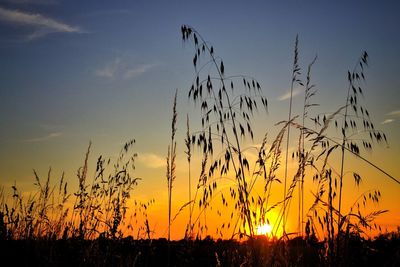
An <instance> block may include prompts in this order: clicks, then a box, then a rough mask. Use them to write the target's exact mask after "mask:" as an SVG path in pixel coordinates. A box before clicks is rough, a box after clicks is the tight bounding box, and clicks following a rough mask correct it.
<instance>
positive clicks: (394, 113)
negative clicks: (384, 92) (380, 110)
mask: <svg viewBox="0 0 400 267" xmlns="http://www.w3.org/2000/svg"><path fill="white" fill-rule="evenodd" d="M386 116H393V117H400V110H393V111H391V112H389V113H387V114H386Z"/></svg>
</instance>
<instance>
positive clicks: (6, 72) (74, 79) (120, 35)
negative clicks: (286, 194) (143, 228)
mask: <svg viewBox="0 0 400 267" xmlns="http://www.w3.org/2000/svg"><path fill="white" fill-rule="evenodd" d="M399 8H400V4H399V2H398V1H379V2H378V1H313V0H310V1H61V0H59V1H58V0H37V1H34V0H15V1H13V0H0V36H1V38H0V129H1V131H0V147H1V149H0V181H1V182H4V184H9V183H11V182H12V181H15V180H16V181H18V182H19V183H24V182H29V181H31V179H32V172H31V170H32V168H36V169H39V171H40V172H42V173H45V172H46V169H47V168H48V167H49V166H52V167H53V169H54V170H55V172H56V173H60V172H61V171H62V170H65V171H66V172H67V174H68V175H69V176H70V177H73V176H74V174H75V170H76V168H77V167H78V166H80V164H81V162H82V159H83V155H84V151H85V149H86V146H87V144H88V142H89V140H92V141H93V143H94V154H95V155H97V154H99V153H102V154H105V155H109V156H113V155H115V153H117V152H118V149H119V147H120V145H121V144H122V143H123V142H124V141H126V140H128V139H130V138H133V137H134V138H136V140H137V150H138V151H139V156H140V155H142V158H143V159H144V160H142V162H140V161H139V163H138V164H139V167H140V168H138V169H139V170H138V171H139V173H141V174H142V175H145V176H146V175H148V176H152V178H151V179H153V180H151V181H152V182H158V181H161V180H162V181H164V167H163V165H162V160H163V159H164V158H165V155H166V149H167V145H168V142H169V128H170V117H171V116H170V113H171V109H172V99H173V94H174V92H175V88H179V99H178V112H179V114H180V115H182V116H181V118H182V120H181V121H180V122H179V126H178V129H179V130H178V134H179V135H178V136H179V138H181V139H182V140H180V144H181V148H182V149H181V150H182V151H181V152H180V153H181V154H182V155H183V134H184V132H185V130H184V129H185V121H184V120H183V118H184V117H185V114H186V113H190V114H192V113H193V110H194V107H193V105H192V104H191V103H189V101H188V100H187V98H186V96H187V89H188V88H189V87H190V85H191V82H192V80H193V68H192V65H191V60H192V47H191V46H190V45H189V44H183V43H182V40H181V35H180V26H181V25H182V24H189V25H191V26H193V27H195V28H196V29H197V30H198V31H199V32H200V33H201V34H202V35H203V36H204V37H205V39H207V40H209V41H210V42H212V44H213V45H214V47H215V49H216V53H217V54H218V55H219V56H220V57H222V58H223V59H224V62H225V66H226V72H228V73H230V74H249V75H251V76H253V77H255V78H257V80H258V81H259V82H260V84H261V85H262V87H263V90H264V91H263V92H264V94H265V95H266V96H267V98H268V99H269V100H270V113H269V115H268V117H267V118H266V119H265V120H264V121H259V123H258V124H257V126H256V127H257V129H258V130H259V131H260V132H259V133H258V137H259V138H261V137H262V136H263V134H264V132H265V130H266V129H269V128H271V127H272V126H273V124H274V123H275V122H277V121H279V120H282V119H285V118H286V112H287V105H288V101H287V100H282V98H283V96H284V95H285V94H286V93H287V92H288V88H289V86H290V70H291V64H292V56H293V55H292V54H293V45H294V39H295V36H296V34H299V39H300V46H299V49H300V64H301V65H302V66H303V68H304V69H305V68H306V65H307V64H308V63H309V62H310V61H311V60H312V59H313V57H314V56H315V55H316V54H318V61H317V63H316V64H315V68H314V71H313V80H314V82H315V83H316V84H317V88H318V90H319V93H318V95H317V97H316V101H317V102H318V103H319V104H320V105H321V107H320V108H319V109H320V110H319V112H332V111H334V110H335V109H336V108H338V107H339V106H340V105H343V104H344V101H345V95H346V88H347V83H346V73H347V70H348V69H350V68H352V66H353V65H354V63H355V62H356V60H357V58H358V57H359V55H360V54H361V53H362V51H364V50H366V51H368V53H369V55H370V58H371V61H370V65H371V66H370V68H369V69H368V70H367V71H366V73H367V84H366V91H367V92H366V101H367V104H368V105H369V107H370V109H371V111H372V112H371V113H372V114H373V115H374V120H375V122H376V124H377V125H379V126H380V127H381V128H382V129H383V130H385V131H386V132H388V135H389V137H390V140H391V144H390V147H391V148H390V150H389V152H382V153H383V154H384V153H389V154H390V155H398V153H399V152H400V142H399V141H398V140H399V138H398V137H400V102H399V99H400V81H399V79H398V73H399V64H398V62H399V60H400V50H399V49H398V48H399V47H400V30H399V25H400V18H399V16H398V11H399ZM303 72H305V71H303ZM299 104H300V105H301V101H299ZM295 112H296V110H295ZM297 112H299V110H297ZM271 131H272V132H273V130H271ZM378 153H379V152H378ZM95 157H96V156H94V158H93V160H95ZM371 157H372V156H371ZM145 159H147V160H148V161H151V162H152V163H154V164H153V165H152V166H151V164H149V163H148V162H145V161H146V160H145ZM396 160H397V159H393V157H392V158H390V159H388V160H386V161H383V160H380V159H377V161H378V162H379V163H381V164H383V165H384V167H387V168H388V169H389V170H390V171H392V172H396V173H397V174H399V173H400V171H399V170H398V168H396V167H393V166H394V163H395V161H396ZM387 161H389V163H387ZM385 164H386V165H385ZM149 165H150V166H149ZM155 176H159V178H154V177H155ZM71 179H73V178H71ZM150 184H151V183H150ZM148 186H150V185H148ZM155 189H158V187H155Z"/></svg>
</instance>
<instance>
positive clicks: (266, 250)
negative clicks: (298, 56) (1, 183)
mask: <svg viewBox="0 0 400 267" xmlns="http://www.w3.org/2000/svg"><path fill="white" fill-rule="evenodd" d="M0 244H1V247H0V249H1V252H2V262H3V263H4V262H7V263H10V264H12V265H13V266H166V265H167V258H168V241H167V240H166V239H157V240H134V239H132V238H130V237H128V238H123V239H119V240H113V239H105V238H99V239H96V240H93V241H88V240H79V239H66V240H52V241H50V240H9V241H4V240H3V241H1V242H0ZM253 248H255V250H254V249H253ZM170 250H171V259H170V261H171V266H191V267H194V266H327V265H329V263H328V261H327V257H326V251H327V247H326V246H325V245H324V242H318V241H316V240H315V239H312V238H309V239H301V238H294V239H291V240H288V241H285V242H284V241H279V240H275V241H269V240H268V239H266V238H264V237H258V238H256V239H255V240H254V241H253V244H250V243H249V242H237V241H230V240H217V241H214V240H212V239H211V238H206V239H203V240H195V241H188V240H181V241H171V243H170ZM253 252H254V253H255V254H256V256H257V257H253V256H254V255H253ZM338 259H339V260H340V261H341V262H337V265H342V266H399V264H400V232H397V233H391V234H386V235H380V236H379V237H378V238H376V239H374V240H365V239H363V238H360V237H357V236H352V237H350V239H349V240H347V242H346V245H345V246H343V248H342V251H340V257H339V258H338Z"/></svg>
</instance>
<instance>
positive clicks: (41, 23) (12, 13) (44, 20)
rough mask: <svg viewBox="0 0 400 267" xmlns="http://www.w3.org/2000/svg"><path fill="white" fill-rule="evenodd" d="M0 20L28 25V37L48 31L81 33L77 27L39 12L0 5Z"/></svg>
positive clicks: (44, 33)
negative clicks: (29, 11)
mask: <svg viewBox="0 0 400 267" xmlns="http://www.w3.org/2000/svg"><path fill="white" fill-rule="evenodd" d="M0 20H1V21H3V22H6V23H10V24H12V25H21V26H25V27H30V28H32V29H33V32H32V33H31V34H29V35H28V39H30V40H32V39H36V38H39V37H43V36H45V35H47V34H49V33H57V32H59V33H82V32H83V31H82V30H81V29H80V28H79V27H74V26H70V25H68V24H65V23H63V22H59V21H57V20H55V19H52V18H49V17H46V16H44V15H41V14H33V13H28V12H23V11H19V10H11V9H5V8H2V7H0Z"/></svg>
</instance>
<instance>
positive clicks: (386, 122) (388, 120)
mask: <svg viewBox="0 0 400 267" xmlns="http://www.w3.org/2000/svg"><path fill="white" fill-rule="evenodd" d="M391 122H394V120H393V119H386V120H384V121H383V122H382V124H388V123H391Z"/></svg>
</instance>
